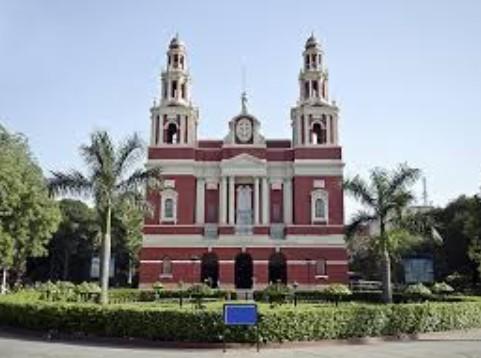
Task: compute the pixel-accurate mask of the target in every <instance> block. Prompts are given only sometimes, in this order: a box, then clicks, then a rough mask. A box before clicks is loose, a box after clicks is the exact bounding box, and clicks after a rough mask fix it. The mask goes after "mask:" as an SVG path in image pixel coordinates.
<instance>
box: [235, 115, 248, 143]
mask: <svg viewBox="0 0 481 358" xmlns="http://www.w3.org/2000/svg"><path fill="white" fill-rule="evenodd" d="M235 134H236V136H237V139H238V140H239V142H241V143H247V142H249V141H250V140H251V138H252V121H251V120H250V119H249V118H245V117H244V118H241V119H239V120H238V121H237V123H236V126H235Z"/></svg>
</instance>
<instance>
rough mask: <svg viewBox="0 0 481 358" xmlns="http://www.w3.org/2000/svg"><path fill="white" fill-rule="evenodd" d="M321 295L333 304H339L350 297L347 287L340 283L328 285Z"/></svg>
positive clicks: (350, 293)
mask: <svg viewBox="0 0 481 358" xmlns="http://www.w3.org/2000/svg"><path fill="white" fill-rule="evenodd" d="M323 293H324V294H325V295H326V297H327V298H328V299H330V300H332V301H334V302H339V301H340V300H342V299H344V298H346V297H349V296H351V295H352V292H351V290H350V289H349V287H347V286H346V285H343V284H341V283H333V284H330V285H329V286H327V287H326V288H325V289H324V290H323Z"/></svg>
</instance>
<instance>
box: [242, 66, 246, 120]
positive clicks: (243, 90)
mask: <svg viewBox="0 0 481 358" xmlns="http://www.w3.org/2000/svg"><path fill="white" fill-rule="evenodd" d="M241 75H242V92H241V112H242V114H247V90H246V87H247V86H246V82H247V81H246V66H245V64H244V63H242V74H241Z"/></svg>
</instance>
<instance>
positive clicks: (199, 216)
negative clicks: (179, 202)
mask: <svg viewBox="0 0 481 358" xmlns="http://www.w3.org/2000/svg"><path fill="white" fill-rule="evenodd" d="M195 200H196V214H195V217H196V222H197V223H198V224H203V223H204V207H205V179H204V178H197V195H196V198H195Z"/></svg>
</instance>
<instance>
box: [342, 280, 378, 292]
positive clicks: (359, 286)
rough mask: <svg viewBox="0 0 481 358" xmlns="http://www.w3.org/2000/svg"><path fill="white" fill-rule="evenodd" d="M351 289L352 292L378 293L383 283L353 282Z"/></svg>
mask: <svg viewBox="0 0 481 358" xmlns="http://www.w3.org/2000/svg"><path fill="white" fill-rule="evenodd" d="M349 287H350V288H351V290H352V291H376V290H380V289H381V287H382V283H381V282H380V281H364V280H358V281H351V282H350V283H349Z"/></svg>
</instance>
